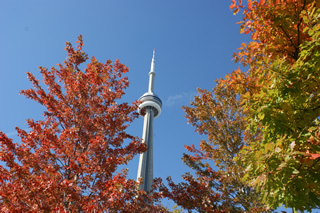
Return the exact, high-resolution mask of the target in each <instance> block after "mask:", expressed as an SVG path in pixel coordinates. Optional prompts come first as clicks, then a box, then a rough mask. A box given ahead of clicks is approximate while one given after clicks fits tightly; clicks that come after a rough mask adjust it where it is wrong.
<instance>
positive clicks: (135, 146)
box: [0, 36, 165, 212]
mask: <svg viewBox="0 0 320 213" xmlns="http://www.w3.org/2000/svg"><path fill="white" fill-rule="evenodd" d="M77 43H78V46H77V48H76V49H74V48H73V47H72V45H71V44H70V43H69V42H67V43H66V51H67V53H68V57H67V59H66V61H64V63H63V64H58V68H54V67H52V68H51V69H50V70H48V69H47V68H44V67H40V72H41V74H42V76H43V83H44V84H45V85H46V88H45V87H44V86H42V85H41V84H40V82H39V81H38V80H36V79H35V77H34V75H33V74H31V73H28V78H29V80H30V81H31V82H32V84H33V87H34V88H33V89H28V90H23V91H21V94H23V95H25V96H26V97H27V98H30V99H32V100H34V101H36V102H38V103H40V104H41V105H43V106H44V107H45V108H46V111H45V112H44V114H43V115H44V119H43V120H39V121H34V120H32V119H28V120H27V123H28V125H29V127H30V129H31V130H30V131H29V132H27V131H25V130H23V129H19V128H16V129H17V132H18V135H19V137H20V138H21V142H19V143H14V142H13V140H12V139H9V138H8V137H7V136H6V135H5V134H4V133H2V132H0V160H1V161H2V162H4V163H5V166H1V165H0V211H1V212H38V211H41V212H51V211H63V212H83V211H86V212H88V211H89V212H91V211H92V212H102V211H106V210H107V211H108V212H119V211H121V212H160V211H162V210H163V208H162V206H161V205H160V204H159V199H160V197H161V196H160V194H159V193H156V192H154V193H153V194H152V195H147V194H146V193H145V192H144V191H138V187H137V182H136V181H135V180H130V179H128V178H127V175H126V172H127V171H126V170H122V171H119V170H120V169H119V166H121V165H125V164H126V163H127V162H128V161H130V160H131V159H132V158H133V156H135V155H136V154H139V153H141V152H143V151H145V150H146V146H145V145H144V144H143V143H141V140H140V139H139V138H138V137H134V136H132V135H129V134H127V133H126V129H127V127H128V124H129V123H130V122H132V121H133V120H134V119H135V118H136V117H137V116H138V114H137V113H136V109H137V103H138V102H134V103H132V104H131V105H130V104H128V103H120V99H121V97H122V95H123V94H124V89H126V88H127V87H128V85H129V81H128V78H127V77H124V76H123V74H124V73H126V72H128V68H127V67H126V66H125V65H123V64H121V63H120V62H119V61H118V60H117V61H116V62H115V63H114V64H112V62H111V61H110V60H108V61H107V62H106V63H100V62H98V61H97V60H96V59H95V58H94V57H92V59H91V61H90V63H88V64H87V66H86V68H85V69H84V71H81V70H80V68H79V67H80V65H81V64H83V63H85V62H86V61H87V59H88V56H87V54H85V53H84V52H83V50H82V46H83V41H82V36H79V39H78V41H77ZM117 101H118V102H117ZM146 201H147V202H146ZM163 211H165V210H163Z"/></svg>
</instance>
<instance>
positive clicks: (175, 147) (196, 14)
mask: <svg viewBox="0 0 320 213" xmlns="http://www.w3.org/2000/svg"><path fill="white" fill-rule="evenodd" d="M230 3H231V0H230V1H229V0H197V1H196V0H161V1H155V0H92V1H88V0H87V1H84V0H54V1H49V0H28V1H25V0H20V1H17V0H1V1H0V27H1V28H0V98H1V104H0V121H1V122H0V130H1V131H3V132H5V133H8V135H10V136H11V137H12V138H14V139H17V137H16V136H15V134H14V128H15V126H19V127H20V128H26V124H25V120H26V119H27V118H34V119H35V120H38V119H41V118H42V113H43V108H42V107H41V106H40V105H39V104H37V103H35V102H33V101H31V100H29V99H26V98H25V97H24V96H20V95H19V91H20V90H22V89H28V88H30V87H31V83H30V82H29V81H28V79H27V78H26V72H32V73H34V74H35V75H36V76H37V77H38V78H40V75H39V71H38V66H44V67H48V68H50V67H52V66H56V64H58V63H61V62H63V60H65V58H66V52H65V51H64V47H65V42H66V41H70V42H72V44H74V45H75V41H76V40H77V37H78V36H79V35H80V34H82V35H83V40H84V51H85V52H86V53H88V54H89V57H91V56H95V57H96V58H97V59H98V60H99V61H100V62H105V61H106V60H107V59H111V60H112V61H115V59H119V60H120V62H122V63H124V64H125V65H126V66H128V67H129V68H130V71H129V74H128V76H129V81H130V87H129V88H128V89H127V90H126V95H125V97H124V100H125V101H129V102H132V101H134V100H136V99H138V98H139V97H140V96H141V95H142V94H143V93H145V92H147V88H148V72H149V70H150V62H151V58H152V51H153V48H155V49H156V73H157V75H156V78H155V92H156V93H157V94H158V96H159V97H160V98H161V99H162V101H163V109H162V114H161V116H160V117H158V118H157V119H155V121H154V176H155V177H161V178H163V179H165V178H166V177H167V176H172V177H173V180H175V181H181V177H180V176H181V174H183V173H184V172H187V171H189V169H188V167H187V166H185V165H184V164H183V162H182V161H181V157H182V154H183V152H185V149H184V145H185V144H187V145H190V144H196V145H198V144H199V141H200V140H201V139H203V137H200V136H199V135H198V134H197V133H195V132H194V128H193V127H191V126H190V125H188V124H187V122H186V119H185V118H184V112H183V111H182V110H181V106H182V105H188V104H189V102H190V101H191V100H192V97H193V96H194V95H195V94H196V88H197V87H199V88H204V89H208V90H210V89H211V88H212V87H213V86H214V85H215V83H214V80H215V79H217V78H222V77H224V76H225V74H226V73H230V72H232V71H233V70H234V69H237V68H238V66H239V65H238V64H235V63H234V62H233V61H232V53H233V52H236V49H237V48H238V47H240V45H241V42H244V41H248V39H249V38H248V36H245V35H240V33H239V26H238V25H236V24H235V23H236V22H237V21H239V20H240V19H241V14H239V15H237V16H234V15H233V14H232V12H231V11H230V9H229V5H230ZM142 125H143V119H142V118H139V119H138V120H136V121H134V122H133V123H132V125H131V127H130V129H129V131H130V133H131V134H133V135H137V136H141V135H142ZM128 167H129V176H130V178H133V179H135V178H136V173H137V168H138V158H137V157H136V158H135V159H134V160H133V161H132V162H130V163H129V165H128Z"/></svg>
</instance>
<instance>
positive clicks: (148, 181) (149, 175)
mask: <svg viewBox="0 0 320 213" xmlns="http://www.w3.org/2000/svg"><path fill="white" fill-rule="evenodd" d="M155 76H156V73H155V49H153V56H152V60H151V67H150V72H149V88H148V92H147V93H145V94H144V95H142V96H141V97H140V99H139V100H140V101H142V103H141V104H140V105H139V109H138V112H139V114H140V115H141V116H143V117H144V122H143V133H142V142H143V143H146V144H147V148H148V149H147V151H146V152H144V153H142V154H140V160H139V167H138V175H137V179H138V181H139V179H140V178H142V181H143V182H142V183H141V184H140V189H141V190H142V189H143V190H145V191H146V192H150V191H151V186H152V182H153V119H154V118H156V117H158V116H159V115H160V113H161V108H162V101H161V99H160V98H159V97H158V96H157V95H156V94H154V92H153V90H154V78H155Z"/></svg>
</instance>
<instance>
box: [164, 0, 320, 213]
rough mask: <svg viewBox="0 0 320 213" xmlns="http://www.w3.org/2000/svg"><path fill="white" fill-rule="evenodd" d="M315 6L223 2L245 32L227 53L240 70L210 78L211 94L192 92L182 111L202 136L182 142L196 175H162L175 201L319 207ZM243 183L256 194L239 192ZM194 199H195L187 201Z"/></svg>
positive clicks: (270, 0) (319, 70)
mask: <svg viewBox="0 0 320 213" xmlns="http://www.w3.org/2000/svg"><path fill="white" fill-rule="evenodd" d="M319 7H320V3H319V1H316V0H247V1H246V2H243V1H242V0H232V4H231V5H230V9H231V10H232V11H233V12H234V14H237V13H238V12H239V11H242V21H240V22H239V24H240V32H241V33H244V34H248V35H250V36H251V41H250V42H249V43H248V44H246V43H243V44H242V45H241V47H240V48H239V51H238V52H237V53H234V59H235V61H236V62H239V63H241V64H242V65H243V66H245V67H247V68H248V69H247V71H246V72H244V71H241V70H240V68H239V69H237V70H235V71H233V72H232V73H231V74H228V75H226V76H225V78H223V79H219V80H217V84H216V86H215V88H214V89H213V91H212V92H208V91H206V90H199V91H198V92H199V96H196V97H195V101H194V102H192V103H191V107H185V108H184V109H185V111H186V113H187V115H186V116H187V118H188V121H189V122H190V123H191V124H192V125H194V126H195V127H196V131H198V132H199V133H200V134H206V135H208V140H207V141H203V142H201V143H200V150H197V149H195V148H194V147H187V149H188V150H189V151H191V152H193V153H194V154H193V155H192V156H191V155H185V157H184V160H185V162H186V163H187V165H188V166H190V167H191V168H193V169H194V170H195V171H196V177H193V176H192V175H190V174H187V175H186V176H185V180H186V181H187V182H186V183H180V184H175V183H173V182H172V181H171V180H170V179H169V186H170V187H171V191H170V190H167V193H168V194H169V196H171V197H173V198H175V199H176V202H177V203H178V204H179V205H181V206H182V207H183V208H186V209H196V208H198V209H201V210H202V211H209V212H210V211H211V212H220V211H222V212H223V211H231V212H236V210H239V211H248V208H247V207H246V205H245V204H246V202H249V201H258V202H257V203H262V204H263V203H264V204H265V205H261V206H260V205H258V206H257V208H256V209H255V210H252V209H250V210H249V212H256V211H260V210H262V211H265V210H267V209H272V208H273V209H275V208H277V207H278V206H282V205H285V206H286V207H292V208H293V211H294V212H296V211H297V210H300V211H305V210H307V211H311V210H312V209H313V208H319V207H320V193H319V192H320V184H319V180H320V172H319V171H320V148H319V147H320V125H319V124H320V120H319V118H320V99H319V95H320V87H319V85H320V78H319V76H320V57H319V56H320V25H319V23H320V18H319V17H320V9H319ZM222 91H223V93H221V92H222ZM212 161H213V162H214V163H215V164H216V166H217V167H218V169H217V170H216V171H215V172H214V167H213V166H212V164H210V162H212ZM234 181H236V182H234ZM224 182H225V183H228V184H225V183H224ZM197 185H198V186H199V187H198V186H197ZM241 186H245V187H241ZM228 187H230V189H229V191H228V190H226V189H228ZM246 187H248V189H250V191H251V192H255V191H254V190H253V189H252V187H254V188H255V190H256V191H257V195H258V197H254V196H253V197H250V195H248V196H247V197H245V196H244V198H248V200H245V201H244V200H243V199H241V192H242V189H245V188H246ZM200 194H201V195H204V196H203V197H202V198H200V197H199V196H200ZM208 195H211V197H210V196H208ZM215 195H219V196H220V197H219V196H218V197H217V196H215ZM228 195H229V196H230V198H228V197H227V196H228ZM193 196H194V198H195V199H196V198H197V201H198V203H197V205H198V206H190V203H192V200H195V199H193ZM212 196H214V198H212ZM223 196H225V197H223ZM251 198H252V199H251ZM255 199H256V200H255ZM227 201H228V202H227ZM224 203H228V204H229V205H227V206H228V207H227V208H225V207H226V206H223V204H224ZM249 203H250V202H249ZM254 203H255V202H252V203H251V204H254ZM249 206H250V205H249ZM251 206H252V207H254V205H251ZM232 207H238V208H237V209H236V210H235V209H231V208H232ZM260 207H262V208H260ZM254 208H255V207H254Z"/></svg>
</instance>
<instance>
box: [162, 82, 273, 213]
mask: <svg viewBox="0 0 320 213" xmlns="http://www.w3.org/2000/svg"><path fill="white" fill-rule="evenodd" d="M241 107H242V105H241V103H240V102H239V100H238V99H237V93H236V92H235V91H233V90H228V89H226V88H225V87H224V85H223V84H222V83H220V82H219V81H217V85H216V86H215V87H214V88H213V90H212V92H210V91H207V90H204V89H198V96H195V99H194V101H192V102H191V106H185V107H183V109H184V110H185V112H186V118H187V119H188V122H189V123H191V124H192V125H193V126H194V127H195V128H196V131H197V132H199V134H202V135H207V136H208V139H207V140H203V141H201V142H200V149H196V148H195V146H194V145H192V146H186V149H187V150H188V151H189V152H191V154H184V157H183V161H184V162H185V163H186V165H188V166H189V167H190V168H191V169H192V170H194V171H195V174H196V177H194V176H192V175H191V174H190V173H187V174H185V175H183V179H184V180H185V182H182V183H174V182H173V181H172V179H171V178H168V186H169V187H168V188H169V189H168V188H165V187H163V188H164V189H163V188H162V190H163V191H164V194H165V195H166V196H168V197H169V198H171V199H172V200H174V201H175V202H176V203H177V204H178V205H180V206H181V207H182V208H184V209H186V210H188V211H192V210H196V211H197V212H235V213H236V212H259V211H268V209H269V208H268V207H267V206H265V205H263V204H262V203H261V202H260V201H259V196H258V194H257V193H256V191H255V190H254V189H253V188H252V187H250V186H249V185H248V184H245V183H243V181H242V180H241V179H242V178H243V176H244V168H243V167H241V166H238V165H237V164H236V162H234V161H233V158H234V157H236V155H237V153H238V152H239V151H240V149H241V148H242V147H243V145H244V140H243V133H244V131H245V126H246V125H245V124H246V122H245V121H244V116H243V111H244V110H243V109H242V108H241Z"/></svg>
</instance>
